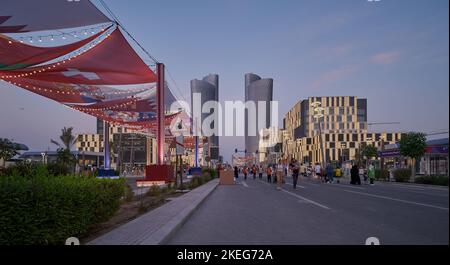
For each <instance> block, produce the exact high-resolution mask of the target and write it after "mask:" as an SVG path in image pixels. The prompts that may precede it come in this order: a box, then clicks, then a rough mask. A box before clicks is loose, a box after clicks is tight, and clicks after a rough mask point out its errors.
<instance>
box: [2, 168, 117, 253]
mask: <svg viewBox="0 0 450 265" xmlns="http://www.w3.org/2000/svg"><path fill="white" fill-rule="evenodd" d="M124 192H125V181H124V180H123V179H119V180H108V179H96V178H88V177H80V176H74V175H66V176H48V175H47V176H41V175H36V176H31V175H29V176H28V177H18V176H16V175H11V176H2V177H1V178H0V212H1V214H0V245H38V244H39V245H56V244H63V243H64V242H65V240H66V239H67V238H68V237H72V236H75V237H80V236H82V235H83V234H85V233H86V232H87V231H88V229H89V227H90V226H92V225H94V224H98V223H100V222H103V221H106V220H108V219H109V218H110V217H112V215H113V214H114V213H115V212H116V211H117V210H118V208H119V206H120V202H121V198H122V197H123V195H124Z"/></svg>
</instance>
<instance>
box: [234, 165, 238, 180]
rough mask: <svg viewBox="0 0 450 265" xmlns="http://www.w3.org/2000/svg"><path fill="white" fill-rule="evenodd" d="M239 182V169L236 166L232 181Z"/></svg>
mask: <svg viewBox="0 0 450 265" xmlns="http://www.w3.org/2000/svg"><path fill="white" fill-rule="evenodd" d="M238 180H239V168H238V167H237V166H234V181H236V182H237V181H238Z"/></svg>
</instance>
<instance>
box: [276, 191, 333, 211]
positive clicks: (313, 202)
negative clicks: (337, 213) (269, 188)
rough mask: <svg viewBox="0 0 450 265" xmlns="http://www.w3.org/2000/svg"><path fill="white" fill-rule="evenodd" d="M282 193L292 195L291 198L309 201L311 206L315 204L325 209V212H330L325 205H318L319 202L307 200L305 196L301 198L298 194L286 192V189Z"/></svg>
mask: <svg viewBox="0 0 450 265" xmlns="http://www.w3.org/2000/svg"><path fill="white" fill-rule="evenodd" d="M281 191H282V192H285V193H287V194H289V195H291V196H294V197H296V198H298V199H301V200H304V201H307V202H309V203H311V204H314V205H316V206H319V207H320V208H323V209H325V210H330V208H329V207H327V206H325V205H323V204H320V203H318V202H315V201H313V200H310V199H307V198H305V197H303V196H300V195H298V194H295V193H292V192H290V191H287V190H285V189H281Z"/></svg>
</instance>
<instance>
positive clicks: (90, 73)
mask: <svg viewBox="0 0 450 265" xmlns="http://www.w3.org/2000/svg"><path fill="white" fill-rule="evenodd" d="M107 36H108V35H107ZM0 77H1V78H2V79H5V80H7V81H11V82H15V81H14V79H17V78H19V77H27V78H29V79H33V80H39V81H47V82H58V83H69V84H83V85H129V84H144V83H154V82H156V81H157V78H156V75H155V73H154V72H153V71H152V70H151V69H150V68H149V67H148V66H147V65H146V64H145V63H144V61H142V59H141V58H140V57H139V55H137V54H136V52H135V51H134V50H133V48H132V47H131V46H130V44H129V43H128V42H127V40H126V39H125V37H124V36H123V35H122V33H121V32H120V30H119V29H118V28H116V29H115V30H114V31H113V32H112V33H111V34H110V35H109V36H108V37H106V39H104V40H103V41H101V42H100V43H98V44H97V45H96V46H94V47H93V48H92V49H90V50H88V51H86V52H84V53H82V54H81V55H79V56H76V57H74V58H72V59H70V60H69V59H67V60H63V61H61V62H57V63H54V64H50V65H43V66H36V67H31V68H26V69H20V70H15V71H0Z"/></svg>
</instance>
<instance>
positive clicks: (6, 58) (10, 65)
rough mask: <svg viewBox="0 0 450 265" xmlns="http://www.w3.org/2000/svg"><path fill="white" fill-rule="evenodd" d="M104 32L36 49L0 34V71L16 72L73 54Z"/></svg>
mask: <svg viewBox="0 0 450 265" xmlns="http://www.w3.org/2000/svg"><path fill="white" fill-rule="evenodd" d="M103 32H104V31H100V32H99V33H97V34H95V35H93V36H91V37H89V38H87V39H84V40H82V41H79V42H75V43H71V44H67V45H63V46H58V47H36V46H31V45H28V44H25V43H21V42H20V41H16V40H13V39H11V38H8V37H7V36H4V35H1V34H0V70H16V69H21V68H26V67H30V66H33V65H37V64H41V63H45V62H48V61H51V60H53V59H56V58H58V57H61V56H63V55H65V54H68V53H71V52H74V51H75V50H78V49H80V48H81V47H83V46H85V45H86V44H88V43H90V42H92V41H93V40H95V39H96V38H98V37H99V36H100V35H101V34H102V33H103Z"/></svg>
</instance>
